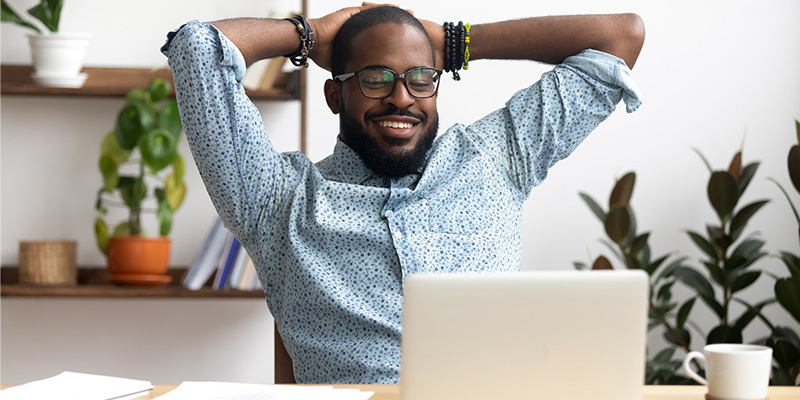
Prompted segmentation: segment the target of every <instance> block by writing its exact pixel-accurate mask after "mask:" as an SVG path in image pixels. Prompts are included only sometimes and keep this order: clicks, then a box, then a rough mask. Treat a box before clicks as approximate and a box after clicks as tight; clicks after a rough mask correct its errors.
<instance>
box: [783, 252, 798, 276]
mask: <svg viewBox="0 0 800 400" xmlns="http://www.w3.org/2000/svg"><path fill="white" fill-rule="evenodd" d="M780 257H781V260H782V261H783V263H784V264H786V268H787V269H788V270H789V273H790V274H791V275H792V276H793V277H796V278H800V258H798V257H797V256H796V255H794V254H792V253H789V252H786V251H782V252H781V253H780Z"/></svg>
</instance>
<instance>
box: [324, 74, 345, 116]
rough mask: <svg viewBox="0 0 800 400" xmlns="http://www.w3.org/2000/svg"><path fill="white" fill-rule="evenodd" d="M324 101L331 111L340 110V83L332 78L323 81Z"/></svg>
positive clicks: (337, 111)
mask: <svg viewBox="0 0 800 400" xmlns="http://www.w3.org/2000/svg"><path fill="white" fill-rule="evenodd" d="M325 101H326V102H327V103H328V108H330V109H331V112H332V113H334V114H338V113H339V111H341V110H342V104H341V101H342V85H340V84H339V82H336V81H334V80H332V79H328V80H327V81H325Z"/></svg>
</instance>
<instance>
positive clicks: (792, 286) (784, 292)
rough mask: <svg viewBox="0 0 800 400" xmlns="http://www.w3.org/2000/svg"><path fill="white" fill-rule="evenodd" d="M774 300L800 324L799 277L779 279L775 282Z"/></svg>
mask: <svg viewBox="0 0 800 400" xmlns="http://www.w3.org/2000/svg"><path fill="white" fill-rule="evenodd" d="M775 299H776V300H778V303H780V305H781V307H783V308H784V309H785V310H786V311H788V312H789V314H791V315H792V317H794V319H795V320H796V321H797V322H800V277H797V276H794V277H788V278H781V279H778V280H777V281H775Z"/></svg>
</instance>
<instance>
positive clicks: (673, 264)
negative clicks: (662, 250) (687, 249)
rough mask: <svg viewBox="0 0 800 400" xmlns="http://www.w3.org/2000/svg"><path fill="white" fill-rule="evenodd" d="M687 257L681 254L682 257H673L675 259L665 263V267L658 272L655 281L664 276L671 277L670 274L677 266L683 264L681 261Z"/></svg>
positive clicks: (664, 277)
mask: <svg viewBox="0 0 800 400" xmlns="http://www.w3.org/2000/svg"><path fill="white" fill-rule="evenodd" d="M687 258H688V257H686V256H683V257H678V258H677V259H675V260H672V261H671V262H670V263H669V264H667V266H666V267H664V269H663V270H661V272H660V273H659V274H658V276H657V277H656V282H659V281H661V280H662V279H666V278H669V277H671V276H672V275H673V274H674V273H675V271H676V270H677V269H678V268H680V267H682V266H683V262H684V261H686V259H687Z"/></svg>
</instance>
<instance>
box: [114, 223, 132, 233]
mask: <svg viewBox="0 0 800 400" xmlns="http://www.w3.org/2000/svg"><path fill="white" fill-rule="evenodd" d="M130 235H131V223H130V222H129V221H125V222H121V223H120V224H119V225H117V226H116V227H115V228H114V233H112V234H111V236H130Z"/></svg>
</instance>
